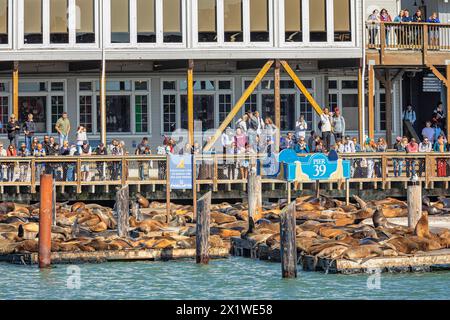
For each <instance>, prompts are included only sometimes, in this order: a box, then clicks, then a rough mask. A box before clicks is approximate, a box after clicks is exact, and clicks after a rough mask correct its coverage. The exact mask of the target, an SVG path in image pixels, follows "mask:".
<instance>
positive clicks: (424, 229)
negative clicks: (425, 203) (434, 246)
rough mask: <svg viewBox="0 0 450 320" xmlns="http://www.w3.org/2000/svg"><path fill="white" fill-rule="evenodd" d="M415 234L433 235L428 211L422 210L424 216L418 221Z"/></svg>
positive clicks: (422, 235)
mask: <svg viewBox="0 0 450 320" xmlns="http://www.w3.org/2000/svg"><path fill="white" fill-rule="evenodd" d="M414 234H415V235H416V236H417V237H419V238H430V237H431V235H430V227H429V224H428V213H427V212H426V211H424V212H422V217H421V218H420V219H419V221H417V224H416V227H415V228H414Z"/></svg>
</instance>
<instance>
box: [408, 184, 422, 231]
mask: <svg viewBox="0 0 450 320" xmlns="http://www.w3.org/2000/svg"><path fill="white" fill-rule="evenodd" d="M421 216H422V186H421V184H420V182H419V181H418V179H417V176H413V177H412V178H411V180H410V181H409V182H408V227H409V228H412V229H414V228H415V227H416V224H417V222H418V221H419V219H420V217H421Z"/></svg>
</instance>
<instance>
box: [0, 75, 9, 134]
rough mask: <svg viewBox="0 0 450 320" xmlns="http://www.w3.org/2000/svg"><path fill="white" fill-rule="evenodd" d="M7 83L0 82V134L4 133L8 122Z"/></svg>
mask: <svg viewBox="0 0 450 320" xmlns="http://www.w3.org/2000/svg"><path fill="white" fill-rule="evenodd" d="M9 94H10V92H9V83H8V82H0V122H1V123H2V124H3V125H2V126H1V128H0V133H6V126H5V124H6V123H7V122H8V120H9Z"/></svg>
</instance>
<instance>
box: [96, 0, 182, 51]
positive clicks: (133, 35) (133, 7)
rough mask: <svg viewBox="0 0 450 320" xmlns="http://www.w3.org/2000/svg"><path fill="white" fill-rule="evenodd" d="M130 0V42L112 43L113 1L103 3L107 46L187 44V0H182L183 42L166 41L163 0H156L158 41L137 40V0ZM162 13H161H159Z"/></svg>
mask: <svg viewBox="0 0 450 320" xmlns="http://www.w3.org/2000/svg"><path fill="white" fill-rule="evenodd" d="M129 1H130V17H129V19H130V42H129V43H111V1H110V0H107V1H105V2H104V4H103V6H104V7H103V20H104V21H103V26H104V35H105V39H104V40H105V46H106V47H108V48H129V47H134V48H156V47H157V48H184V47H186V44H187V32H186V29H187V28H186V25H187V24H186V17H187V15H186V13H187V6H186V1H184V0H181V1H180V2H181V34H182V36H183V40H182V41H181V42H172V43H170V42H164V30H163V26H164V25H163V14H162V10H163V0H155V33H156V42H137V23H138V22H137V1H136V0H129ZM159 13H161V14H159Z"/></svg>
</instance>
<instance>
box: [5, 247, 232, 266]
mask: <svg viewBox="0 0 450 320" xmlns="http://www.w3.org/2000/svg"><path fill="white" fill-rule="evenodd" d="M209 255H210V257H211V258H213V259H220V258H227V257H229V250H228V249H227V248H210V250H209ZM188 258H190V259H193V258H195V248H194V249H146V250H116V251H96V252H52V254H51V259H52V264H78V263H103V262H112V261H168V260H178V259H188ZM0 261H2V262H9V263H12V264H27V265H31V264H37V263H38V253H18V254H9V255H0Z"/></svg>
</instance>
